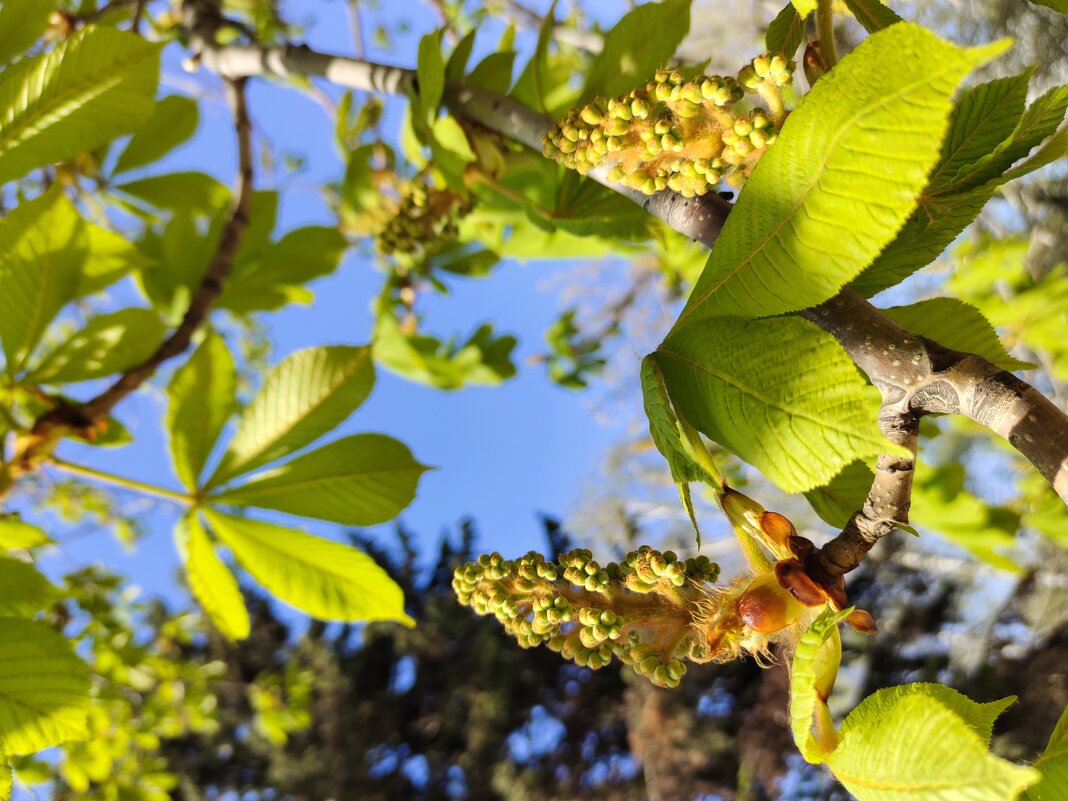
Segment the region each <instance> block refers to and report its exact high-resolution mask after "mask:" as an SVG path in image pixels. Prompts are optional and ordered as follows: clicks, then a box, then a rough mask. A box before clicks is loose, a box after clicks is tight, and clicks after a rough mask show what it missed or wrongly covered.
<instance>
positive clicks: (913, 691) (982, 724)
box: [842, 682, 1017, 747]
mask: <svg viewBox="0 0 1068 801" xmlns="http://www.w3.org/2000/svg"><path fill="white" fill-rule="evenodd" d="M910 695H925V696H927V697H929V698H933V699H935V700H936V701H938V702H939V703H940V704H942V705H943V706H944V707H946V708H947V709H949V710H950V711H952V712H954V713H956V714H957V715H958V716H960V719H961V720H963V721H964V722H965V723H966V724H968V726H969V727H970V728H971V729H972V731H974V732H975V733H976V734H977V735H979V739H980V740H981V741H982V743H983V745H984V746H987V747H989V746H990V739H991V737H993V734H994V722H995V721H996V720H997V719H998V718H999V717H1001V713H1002V712H1004V711H1005V710H1006V709H1008V708H1009V707H1010V706H1012V705H1013V704H1015V703H1016V701H1017V698H1016V696H1015V695H1010V696H1008V697H1006V698H1002V699H1000V700H997V701H991V702H989V703H986V704H980V703H978V702H977V701H973V700H972V699H971V698H969V697H968V696H966V695H963V694H961V693H959V692H957V691H956V690H954V689H953V688H952V687H949V686H947V685H945V684H935V683H933V682H916V683H913V684H900V685H898V686H896V687H885V688H883V689H881V690H879V691H878V692H877V693H876V694H875V695H873V696H869V697H868V698H866V699H865V703H869V702H870V703H871V705H872V706H873V707H874V708H873V710H871V717H878V716H879V715H880V714H883V713H884V712H885V711H886V710H889V709H891V708H893V707H894V706H895V705H896V704H897V703H899V702H900V701H901V700H902V699H904V698H906V697H908V696H910ZM876 696H878V697H876ZM850 717H852V716H850ZM856 725H863V724H858V722H857V721H855V720H854V721H852V722H851V721H850V720H849V719H847V720H846V722H845V723H844V724H843V725H842V735H843V736H845V734H846V733H847V732H848V731H849V730H850V729H851V728H852V727H853V726H856Z"/></svg>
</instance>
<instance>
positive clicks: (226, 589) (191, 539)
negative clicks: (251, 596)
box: [174, 515, 250, 640]
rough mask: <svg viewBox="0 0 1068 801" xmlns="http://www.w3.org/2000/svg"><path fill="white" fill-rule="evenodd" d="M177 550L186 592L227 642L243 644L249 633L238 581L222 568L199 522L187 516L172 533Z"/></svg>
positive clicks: (220, 561)
mask: <svg viewBox="0 0 1068 801" xmlns="http://www.w3.org/2000/svg"><path fill="white" fill-rule="evenodd" d="M174 534H175V538H176V539H177V541H178V549H179V551H181V552H182V553H183V555H184V557H185V571H186V575H187V576H189V589H191V590H192V591H193V595H194V597H195V598H196V599H197V601H199V602H200V605H201V606H202V607H204V611H205V612H207V613H208V616H209V617H210V618H211V620H212V622H213V623H214V624H215V627H216V628H217V629H218V630H219V633H220V634H222V635H223V636H224V637H226V639H228V640H243V639H244V638H245V637H247V636H248V634H249V630H250V624H249V617H248V609H246V608H245V599H244V598H243V597H242V596H241V590H240V588H239V587H238V586H237V579H235V578H234V574H233V573H231V572H230V569H229V568H228V567H227V566H226V565H225V564H223V562H222V560H221V559H220V558H219V556H218V554H216V553H215V548H214V546H213V545H212V543H211V540H210V539H209V538H208V533H207V532H206V531H205V530H204V527H203V526H202V525H201V523H200V520H198V519H197V517H196V516H195V515H187V516H186V517H184V518H182V520H181V521H180V522H179V524H178V527H177V528H176V529H175V532H174Z"/></svg>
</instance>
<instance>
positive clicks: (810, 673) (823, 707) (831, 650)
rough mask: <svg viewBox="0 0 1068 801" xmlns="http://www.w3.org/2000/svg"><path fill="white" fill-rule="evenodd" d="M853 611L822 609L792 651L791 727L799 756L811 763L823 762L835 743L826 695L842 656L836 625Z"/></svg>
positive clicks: (832, 683) (828, 693)
mask: <svg viewBox="0 0 1068 801" xmlns="http://www.w3.org/2000/svg"><path fill="white" fill-rule="evenodd" d="M852 611H853V610H852V609H851V608H850V609H843V610H842V611H840V612H835V611H834V610H832V609H829V608H828V609H825V610H824V611H823V612H822V613H821V614H820V616H819V617H818V618H816V619H815V620H814V621H813V622H812V625H811V626H809V628H808V630H807V631H806V632H805V633H804V634H802V635H801V639H799V640H798V642H797V650H796V651H794V658H793V662H792V665H791V670H790V730H791V732H793V735H794V743H795V744H796V745H797V749H798V750H799V751H800V752H801V756H803V757H804V758H805V759H806V760H807V761H809V762H811V763H813V764H818V763H820V762H822V761H824V759H826V757H827V754H828V753H829V752H830V750H831V749H832V748H833V745H834V742H835V736H836V735H835V730H834V721H833V719H832V718H831V713H830V710H829V709H828V708H827V697H828V696H829V695H830V690H831V688H833V686H834V679H835V677H836V676H837V674H838V665H839V662H840V661H841V657H842V644H841V639H840V638H839V634H838V624H839V623H840V622H841V621H842V620H844V619H845V618H846V617H848V616H849V614H850V612H852ZM814 732H815V734H814ZM817 734H818V735H819V736H818V737H817V736H816V735H817ZM820 740H822V742H820Z"/></svg>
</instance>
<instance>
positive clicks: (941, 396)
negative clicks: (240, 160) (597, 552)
mask: <svg viewBox="0 0 1068 801" xmlns="http://www.w3.org/2000/svg"><path fill="white" fill-rule="evenodd" d="M199 59H200V62H201V63H202V64H203V65H204V66H206V67H207V68H208V69H210V70H212V71H214V72H217V73H219V74H220V75H222V76H223V77H226V78H230V79H236V78H244V77H249V76H254V75H260V76H275V77H293V76H300V77H305V78H307V77H321V78H325V79H327V80H329V81H332V82H334V83H336V84H338V85H341V86H346V87H349V88H353V89H360V90H364V91H372V92H381V93H388V94H401V93H406V92H408V91H411V90H417V88H418V87H417V77H416V73H415V71H413V70H409V69H404V68H401V67H395V66H387V65H382V64H375V63H373V62H368V61H364V60H360V59H353V58H348V57H345V56H338V55H330V54H326V53H318V52H315V51H313V50H310V49H309V48H307V47H304V46H289V47H281V48H257V47H249V46H228V47H217V46H214V45H210V44H209V45H208V46H206V47H205V49H204V50H203V52H201V53H200V54H199ZM443 101H444V104H445V105H446V106H447V107H448V109H449V110H450V111H451V112H452V113H453V114H454V115H456V116H458V117H461V118H464V119H467V120H470V121H472V122H475V123H477V124H479V125H482V126H484V127H486V128H490V129H492V130H494V131H496V132H498V133H500V134H502V135H504V136H506V137H509V138H511V139H514V140H516V141H518V142H521V143H523V144H525V145H527V146H529V147H531V148H534V149H536V150H540V149H541V138H542V135H543V134H544V133H546V132H547V131H548V130H549V128H550V127H551V126H552V125H553V124H554V120H552V119H551V118H549V117H547V116H545V115H543V114H539V113H537V112H535V111H533V110H532V109H530V108H528V107H526V106H524V105H522V104H519V103H516V102H515V101H513V100H511V99H509V98H506V97H502V96H499V95H495V94H492V93H490V92H486V91H485V90H482V89H479V88H475V87H469V86H464V85H462V84H459V83H455V82H447V83H446V86H445V92H444V98H443ZM606 176H607V168H606V167H601V168H598V169H595V170H593V171H591V173H590V176H589V177H590V178H592V179H594V180H596V181H598V182H599V183H602V184H604V185H605V186H608V187H609V188H611V189H612V190H614V191H616V192H619V193H620V194H623V195H625V196H627V197H629V198H630V199H631V200H633V201H634V202H636V203H638V204H639V205H641V206H642V207H643V208H644V209H645V210H646V211H648V212H649V213H650V214H653V215H654V216H656V217H658V218H659V219H661V220H663V221H664V222H666V223H667V224H668V225H669V226H670V227H671V228H673V229H674V230H676V231H678V232H680V233H682V234H684V235H686V236H688V237H690V238H691V239H693V240H694V241H698V242H701V243H702V244H704V245H706V246H708V247H712V246H713V245H714V244H715V242H716V239H717V238H718V237H719V233H720V231H721V230H722V228H723V225H724V223H725V222H726V219H727V215H728V213H729V212H730V208H731V206H730V204H729V203H728V202H727V201H726V200H724V199H723V198H721V197H719V196H718V195H716V194H714V193H710V194H708V195H705V196H703V197H699V198H692V199H687V198H684V197H682V196H681V195H678V194H676V193H674V192H671V191H670V190H664V191H661V192H657V193H656V194H654V195H650V196H645V195H642V194H640V193H638V192H635V191H633V190H630V189H627V188H625V187H622V186H620V185H618V184H613V183H611V182H609V181H608V180H607V177H606ZM798 314H800V315H801V316H803V317H806V318H807V319H809V320H812V321H813V322H815V323H816V324H817V325H819V326H820V327H821V328H823V329H824V330H825V331H828V332H829V333H830V334H832V335H833V336H834V337H835V338H836V339H837V340H838V341H839V342H840V343H841V345H842V347H843V348H844V349H845V350H846V352H847V353H848V354H849V355H850V357H851V358H852V359H853V361H854V362H855V363H856V364H857V366H858V367H860V369H861V370H863V371H864V372H865V373H866V374H867V375H868V377H869V378H870V379H871V381H872V383H873V384H874V385H875V386H876V387H878V388H879V390H880V391H881V393H882V396H883V404H882V407H881V411H880V418H879V422H880V426H881V427H882V429H883V431H884V432H885V433H886V435H887V437H888V438H889V439H890V440H891V441H892V442H895V443H897V444H900V445H903V446H904V447H905V448H906V449H908V450H910V451H911V452H912V453H913V454H915V451H916V439H917V432H918V427H919V419H920V417H922V416H923V415H925V414H963V415H965V416H968V417H970V418H971V419H973V420H975V421H976V422H978V423H980V424H982V425H984V426H986V427H987V428H990V429H991V430H992V431H994V432H995V433H997V434H999V435H1000V436H1002V437H1004V438H1005V439H1007V440H1008V441H1009V442H1010V443H1011V444H1012V445H1013V446H1014V447H1015V448H1016V449H1017V450H1018V451H1019V452H1020V453H1021V454H1023V456H1025V457H1026V458H1027V459H1028V460H1029V461H1030V462H1031V463H1032V464H1034V466H1035V467H1036V468H1037V469H1038V470H1039V471H1040V472H1041V473H1042V475H1043V476H1045V478H1046V479H1047V480H1048V481H1049V482H1050V483H1051V484H1052V485H1053V488H1054V489H1055V490H1056V492H1057V494H1058V495H1059V496H1060V497H1061V498H1062V499H1063V500H1064V501H1065V502H1066V503H1068V417H1066V416H1065V414H1064V413H1063V412H1062V411H1060V410H1059V409H1058V408H1057V407H1056V406H1055V405H1054V404H1053V403H1051V402H1050V401H1049V400H1048V399H1046V398H1045V397H1044V396H1042V394H1041V393H1039V392H1038V391H1037V390H1035V389H1034V388H1033V387H1031V386H1029V385H1028V384H1026V383H1025V382H1023V381H1021V380H1020V379H1018V378H1016V377H1015V376H1013V375H1012V374H1011V373H1008V372H1005V371H1003V370H1000V369H999V368H997V367H996V366H994V365H993V364H991V363H990V362H988V361H986V360H985V359H982V358H981V357H979V356H976V355H974V354H966V353H958V352H955V351H950V350H947V349H946V348H943V347H942V346H940V345H938V344H937V343H935V342H932V341H930V340H927V339H924V338H922V337H919V336H916V335H914V334H910V333H909V332H908V331H905V330H904V329H903V328H901V327H900V326H898V325H897V324H896V323H894V322H893V321H892V320H890V319H889V318H887V317H886V316H885V315H883V314H881V313H880V312H879V311H878V310H877V309H876V308H875V307H874V306H872V305H871V304H870V303H868V302H867V301H866V300H864V299H863V298H862V297H861V296H860V295H858V294H857V293H855V292H853V291H852V290H850V289H849V288H845V289H843V290H842V291H841V292H839V293H838V294H837V295H836V296H835V297H833V298H831V299H830V300H829V301H827V302H825V303H823V304H822V305H820V306H817V307H815V308H813V309H807V310H804V311H802V312H798ZM914 462H915V459H914V458H913V459H907V458H903V457H900V456H883V457H881V458H880V459H879V461H878V464H877V469H876V478H875V481H874V483H873V486H872V489H871V493H870V494H869V497H868V500H867V502H866V503H865V505H864V508H863V509H861V510H860V511H859V512H858V513H857V514H856V515H855V516H854V517H853V519H852V520H851V521H850V523H849V525H848V526H847V527H846V529H845V530H844V531H843V532H842V533H841V534H839V535H838V536H837V537H835V538H834V539H833V540H832V541H831V542H830V543H828V544H827V545H826V546H825V547H824V548H823V549H822V550H821V551H819V552H817V554H816V556H815V561H814V562H813V563H812V565H811V568H812V569H813V570H815V571H817V572H822V573H823V574H824V575H826V576H828V577H832V576H840V575H842V574H843V573H845V572H848V571H849V570H852V569H853V568H854V567H856V566H857V565H858V564H859V563H860V560H861V559H863V557H864V555H865V554H866V553H867V551H868V550H869V549H870V548H871V547H872V545H873V544H874V543H875V542H876V541H877V540H878V539H879V538H880V537H882V536H885V535H886V534H888V533H889V532H890V531H892V530H893V529H894V528H895V527H896V526H897V525H900V524H904V523H906V522H907V520H908V508H909V499H910V496H911V490H912V475H913V468H914Z"/></svg>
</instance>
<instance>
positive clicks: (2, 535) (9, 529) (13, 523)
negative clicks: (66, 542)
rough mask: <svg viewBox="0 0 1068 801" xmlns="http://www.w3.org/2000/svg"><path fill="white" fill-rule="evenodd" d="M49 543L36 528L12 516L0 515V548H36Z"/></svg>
mask: <svg viewBox="0 0 1068 801" xmlns="http://www.w3.org/2000/svg"><path fill="white" fill-rule="evenodd" d="M51 541H52V540H51V539H49V537H48V535H47V534H45V533H44V532H43V531H41V529H39V528H37V526H33V525H30V524H29V523H26V522H25V521H23V520H19V518H17V517H15V516H14V515H0V548H36V547H37V546H38V545H46V544H48V543H49V542H51Z"/></svg>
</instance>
